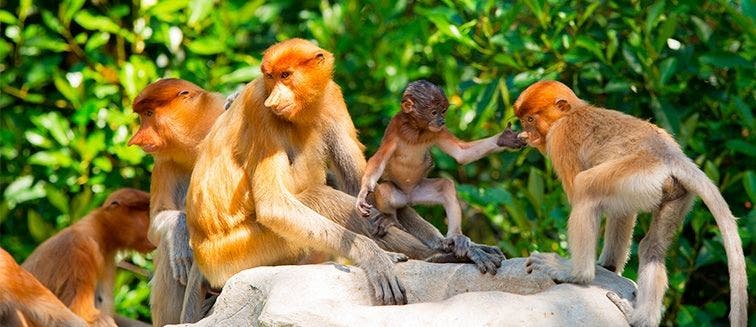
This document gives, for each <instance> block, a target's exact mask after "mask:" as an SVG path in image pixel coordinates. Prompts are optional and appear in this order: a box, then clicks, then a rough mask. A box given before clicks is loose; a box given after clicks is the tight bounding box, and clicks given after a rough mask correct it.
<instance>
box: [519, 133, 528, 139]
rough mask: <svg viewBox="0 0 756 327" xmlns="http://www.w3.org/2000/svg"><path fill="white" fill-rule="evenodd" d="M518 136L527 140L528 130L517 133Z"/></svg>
mask: <svg viewBox="0 0 756 327" xmlns="http://www.w3.org/2000/svg"><path fill="white" fill-rule="evenodd" d="M517 138H520V139H526V140H527V139H528V132H522V133H520V134H517Z"/></svg>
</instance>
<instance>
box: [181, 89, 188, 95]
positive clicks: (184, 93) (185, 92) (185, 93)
mask: <svg viewBox="0 0 756 327" xmlns="http://www.w3.org/2000/svg"><path fill="white" fill-rule="evenodd" d="M179 95H181V96H184V95H189V91H187V90H183V91H181V92H179Z"/></svg>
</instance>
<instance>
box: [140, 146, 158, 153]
mask: <svg viewBox="0 0 756 327" xmlns="http://www.w3.org/2000/svg"><path fill="white" fill-rule="evenodd" d="M159 148H160V147H158V146H157V144H144V145H142V150H144V152H147V153H155V152H157V150H158V149H159Z"/></svg>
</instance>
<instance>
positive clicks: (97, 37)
mask: <svg viewBox="0 0 756 327" xmlns="http://www.w3.org/2000/svg"><path fill="white" fill-rule="evenodd" d="M108 40H110V33H107V32H97V33H94V34H92V36H90V37H89V40H87V44H86V45H84V50H86V51H87V52H90V51H92V50H96V49H99V48H100V47H102V46H103V45H105V44H107V43H108Z"/></svg>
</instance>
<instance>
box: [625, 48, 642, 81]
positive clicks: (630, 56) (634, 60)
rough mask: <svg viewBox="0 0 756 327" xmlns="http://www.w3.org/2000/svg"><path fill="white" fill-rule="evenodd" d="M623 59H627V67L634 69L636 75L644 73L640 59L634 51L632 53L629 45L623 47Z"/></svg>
mask: <svg viewBox="0 0 756 327" xmlns="http://www.w3.org/2000/svg"><path fill="white" fill-rule="evenodd" d="M622 57H624V58H625V62H627V65H628V66H630V69H632V70H633V71H634V72H635V73H636V74H642V73H643V67H642V66H641V64H640V61H639V60H638V57H637V56H636V55H635V54H634V53H633V52H632V51H630V48H629V47H628V46H627V45H625V46H622Z"/></svg>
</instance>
